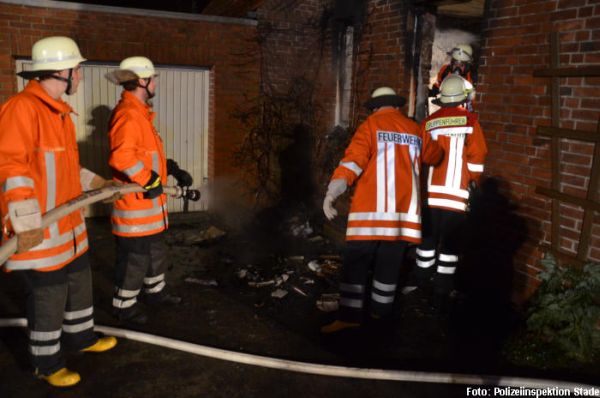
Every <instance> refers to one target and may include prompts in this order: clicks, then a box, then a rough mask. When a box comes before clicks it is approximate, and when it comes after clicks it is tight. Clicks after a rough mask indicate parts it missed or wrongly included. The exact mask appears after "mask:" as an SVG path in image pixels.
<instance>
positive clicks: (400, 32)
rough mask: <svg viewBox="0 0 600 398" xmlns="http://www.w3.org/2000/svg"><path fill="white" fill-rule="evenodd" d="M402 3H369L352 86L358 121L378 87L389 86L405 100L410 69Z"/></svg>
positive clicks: (397, 0) (385, 0) (386, 0)
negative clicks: (406, 49) (365, 104)
mask: <svg viewBox="0 0 600 398" xmlns="http://www.w3.org/2000/svg"><path fill="white" fill-rule="evenodd" d="M404 3H405V2H404V1H400V0H379V1H368V2H367V12H366V19H365V24H364V26H363V28H362V32H361V33H360V35H361V36H360V41H359V42H358V47H357V60H356V62H357V63H356V66H355V76H354V81H353V83H354V87H355V89H356V97H355V98H356V99H357V101H356V104H355V109H356V110H357V115H358V116H359V119H360V120H362V119H364V118H365V117H366V115H367V111H366V110H365V109H364V108H363V106H362V104H363V103H364V102H365V101H366V100H367V99H368V98H369V97H370V95H371V92H372V91H373V90H374V89H376V88H377V87H381V86H389V87H392V88H393V89H395V90H396V92H397V93H398V94H399V95H402V96H404V97H406V98H407V99H408V96H409V92H410V67H409V66H407V65H406V59H405V56H406V53H405V47H406V29H407V26H406V18H407V13H408V11H407V10H406V8H405V5H404Z"/></svg>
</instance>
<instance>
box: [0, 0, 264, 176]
mask: <svg viewBox="0 0 600 398" xmlns="http://www.w3.org/2000/svg"><path fill="white" fill-rule="evenodd" d="M53 35H65V36H69V37H72V38H73V39H74V40H75V41H77V43H78V44H79V47H80V49H81V52H82V54H83V56H84V57H86V58H88V59H89V60H92V61H106V62H109V61H110V62H119V61H121V60H122V59H123V58H125V57H128V56H131V55H145V56H147V57H149V58H150V59H152V61H153V62H155V63H156V64H165V65H169V64H171V65H189V66H197V67H209V68H211V82H210V84H211V86H210V92H211V102H210V111H209V114H210V117H211V120H210V131H209V145H210V146H209V175H210V176H211V178H214V177H223V176H235V175H237V173H238V171H237V169H236V168H235V166H234V165H233V162H232V161H231V157H232V153H233V148H236V147H237V146H238V145H239V144H240V141H241V137H242V126H241V125H240V122H239V121H238V120H237V119H236V118H234V117H232V116H231V114H232V112H233V111H235V110H236V109H237V108H238V107H239V106H240V105H241V104H243V103H244V101H245V97H255V96H256V95H257V93H258V88H259V63H258V59H257V58H256V57H253V56H246V55H245V54H253V53H254V54H255V53H256V52H257V50H256V48H257V43H256V40H255V35H256V27H255V26H252V25H242V24H229V23H218V22H212V21H197V20H183V19H173V18H160V17H154V16H147V17H146V16H137V15H124V14H114V13H105V12H91V11H73V10H65V9H52V8H40V7H27V6H18V5H10V4H0V101H2V102H3V101H4V100H6V99H7V98H8V96H10V95H12V94H13V93H15V92H16V78H15V75H14V73H15V57H29V56H30V54H31V46H32V45H33V43H34V42H35V41H37V40H38V39H40V38H42V37H45V36H53Z"/></svg>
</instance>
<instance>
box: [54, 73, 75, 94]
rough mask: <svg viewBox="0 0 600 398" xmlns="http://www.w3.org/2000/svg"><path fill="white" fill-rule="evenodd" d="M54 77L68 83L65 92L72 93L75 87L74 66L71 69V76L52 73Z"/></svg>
mask: <svg viewBox="0 0 600 398" xmlns="http://www.w3.org/2000/svg"><path fill="white" fill-rule="evenodd" d="M50 77H52V78H53V79H56V80H60V81H61V82H65V83H67V89H66V90H65V93H66V94H67V95H71V94H72V93H71V90H72V89H73V68H71V69H69V77H62V76H57V75H50Z"/></svg>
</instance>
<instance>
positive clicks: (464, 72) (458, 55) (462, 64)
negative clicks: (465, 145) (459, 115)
mask: <svg viewBox="0 0 600 398" xmlns="http://www.w3.org/2000/svg"><path fill="white" fill-rule="evenodd" d="M448 55H450V57H451V60H450V63H449V64H444V65H442V67H441V68H440V70H439V72H438V75H437V79H436V81H435V83H433V86H432V87H431V90H430V91H429V96H430V97H436V96H438V95H439V93H440V87H441V85H442V82H443V81H444V79H445V78H446V77H448V76H451V75H458V76H461V77H462V78H464V79H465V80H467V81H468V82H469V83H471V86H474V85H475V83H476V75H475V71H473V70H472V64H473V48H472V47H471V46H470V45H468V44H459V45H457V46H456V47H454V48H453V49H452V50H450V51H449V52H448ZM473 101H474V98H473V96H471V98H470V99H469V100H468V101H467V102H466V108H467V109H468V110H469V111H471V112H472V111H473Z"/></svg>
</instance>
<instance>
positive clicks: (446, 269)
mask: <svg viewBox="0 0 600 398" xmlns="http://www.w3.org/2000/svg"><path fill="white" fill-rule="evenodd" d="M437 272H438V273H440V274H453V273H454V272H456V267H444V266H441V265H438V267H437Z"/></svg>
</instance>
